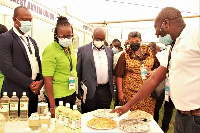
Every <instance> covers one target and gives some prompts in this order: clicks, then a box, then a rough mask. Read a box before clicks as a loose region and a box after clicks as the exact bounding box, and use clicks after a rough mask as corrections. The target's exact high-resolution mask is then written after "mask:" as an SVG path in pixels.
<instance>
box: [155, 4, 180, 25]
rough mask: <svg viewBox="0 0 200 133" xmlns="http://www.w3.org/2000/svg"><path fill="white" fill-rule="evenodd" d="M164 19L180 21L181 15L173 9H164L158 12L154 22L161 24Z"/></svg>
mask: <svg viewBox="0 0 200 133" xmlns="http://www.w3.org/2000/svg"><path fill="white" fill-rule="evenodd" d="M164 19H168V20H177V21H180V20H182V15H181V12H180V11H179V10H178V9H176V8H174V7H165V8H163V9H162V10H161V11H160V13H159V14H158V16H157V17H156V20H155V21H161V22H162V21H164Z"/></svg>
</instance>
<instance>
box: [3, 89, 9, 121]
mask: <svg viewBox="0 0 200 133" xmlns="http://www.w3.org/2000/svg"><path fill="white" fill-rule="evenodd" d="M9 104H10V98H9V97H8V96H7V92H4V93H3V97H2V98H1V113H2V114H3V115H4V117H5V119H6V121H8V120H9Z"/></svg>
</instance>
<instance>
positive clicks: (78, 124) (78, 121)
mask: <svg viewBox="0 0 200 133" xmlns="http://www.w3.org/2000/svg"><path fill="white" fill-rule="evenodd" d="M79 128H81V119H78V120H76V129H79Z"/></svg>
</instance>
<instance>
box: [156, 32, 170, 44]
mask: <svg viewBox="0 0 200 133" xmlns="http://www.w3.org/2000/svg"><path fill="white" fill-rule="evenodd" d="M159 39H160V42H161V43H162V44H171V43H172V42H173V40H172V38H171V36H170V35H169V34H167V35H165V36H164V37H162V36H159Z"/></svg>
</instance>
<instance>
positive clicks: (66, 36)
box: [57, 34, 74, 39]
mask: <svg viewBox="0 0 200 133" xmlns="http://www.w3.org/2000/svg"><path fill="white" fill-rule="evenodd" d="M73 36H74V34H71V35H57V37H58V38H63V39H65V38H68V39H71V38H73Z"/></svg>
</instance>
